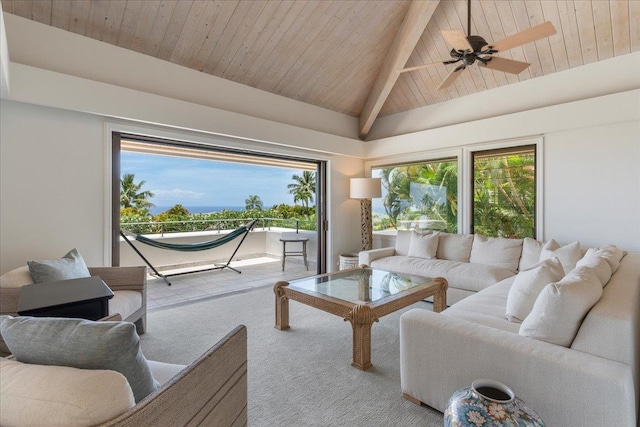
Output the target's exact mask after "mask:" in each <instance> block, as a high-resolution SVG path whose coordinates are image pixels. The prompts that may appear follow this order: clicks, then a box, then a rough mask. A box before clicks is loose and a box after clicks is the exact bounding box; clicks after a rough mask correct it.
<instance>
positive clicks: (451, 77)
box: [438, 66, 464, 90]
mask: <svg viewBox="0 0 640 427" xmlns="http://www.w3.org/2000/svg"><path fill="white" fill-rule="evenodd" d="M462 70H464V68H463V67H461V66H460V67H456V68H454V69H453V70H452V71H451V72H450V73H449V75H448V76H447V78H446V79H444V81H443V82H442V83H440V86H438V90H440V89H444V88H446V87H449V86H451V84H452V83H453V82H454V81H455V80H456V79H457V78H458V77H459V76H460V74H462Z"/></svg>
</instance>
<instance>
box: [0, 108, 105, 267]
mask: <svg viewBox="0 0 640 427" xmlns="http://www.w3.org/2000/svg"><path fill="white" fill-rule="evenodd" d="M103 135H104V127H103V119H102V118H100V117H96V116H91V115H88V114H80V113H73V112H68V111H63V110H56V109H50V108H42V107H36V106H32V105H26V104H20V103H16V102H9V101H4V100H3V101H2V103H1V104H0V195H1V199H0V245H1V249H0V271H2V272H3V273H4V272H6V271H7V270H9V269H11V268H13V267H17V266H21V265H25V264H26V261H27V260H30V259H48V258H59V257H61V256H62V255H64V254H65V253H66V252H67V251H69V250H70V249H72V248H74V247H76V248H78V250H79V251H80V253H81V254H82V255H83V257H85V258H86V260H87V262H88V263H89V264H90V265H102V263H103V255H104V253H103V252H104V250H103V248H104V243H103V240H104V212H105V208H104V188H103V187H104V178H103V171H104V152H103V150H104V149H103V147H104V146H103V142H102V141H103V139H104V137H103Z"/></svg>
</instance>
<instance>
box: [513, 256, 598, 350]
mask: <svg viewBox="0 0 640 427" xmlns="http://www.w3.org/2000/svg"><path fill="white" fill-rule="evenodd" d="M601 296H602V284H601V283H600V280H598V277H597V276H596V273H595V272H594V271H593V270H592V269H590V268H587V267H580V268H578V269H575V270H572V271H571V274H569V275H567V276H566V277H565V278H564V279H562V280H561V281H560V282H557V283H550V284H548V285H547V286H545V288H544V289H543V290H542V292H540V295H539V296H538V298H537V299H536V302H535V304H534V305H533V309H532V310H531V313H529V315H528V316H527V317H526V318H525V319H524V321H523V322H522V325H521V326H520V330H519V334H520V335H524V336H527V337H530V338H534V339H537V340H541V341H546V342H548V343H551V344H556V345H561V346H563V347H569V346H570V345H571V343H572V342H573V339H574V338H575V336H576V334H577V332H578V330H579V329H580V325H581V324H582V320H583V319H584V317H585V316H586V314H587V313H588V312H589V310H591V307H593V305H594V304H595V303H597V302H598V300H599V299H600V297H601Z"/></svg>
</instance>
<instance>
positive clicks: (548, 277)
mask: <svg viewBox="0 0 640 427" xmlns="http://www.w3.org/2000/svg"><path fill="white" fill-rule="evenodd" d="M605 264H606V263H605ZM563 277H564V269H563V268H562V264H561V263H560V260H558V258H552V259H546V260H544V261H541V262H539V263H538V264H536V265H534V266H533V267H531V268H528V269H527V270H522V271H520V272H519V273H518V275H517V276H516V277H515V279H514V281H513V285H512V286H511V289H510V290H509V295H508V297H507V310H506V313H505V316H506V318H507V319H508V320H509V321H510V322H517V323H521V322H522V321H523V320H524V319H525V317H527V315H528V314H529V313H530V312H531V309H532V308H533V305H534V304H535V302H536V299H537V298H538V295H539V294H540V292H542V289H544V287H545V286H547V285H548V284H549V283H554V282H557V281H559V280H561V279H562V278H563Z"/></svg>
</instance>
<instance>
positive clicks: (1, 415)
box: [0, 325, 247, 427]
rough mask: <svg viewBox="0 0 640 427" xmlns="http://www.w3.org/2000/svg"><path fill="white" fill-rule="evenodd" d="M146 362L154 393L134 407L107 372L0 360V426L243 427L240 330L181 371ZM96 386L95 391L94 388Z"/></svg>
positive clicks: (243, 338) (121, 381)
mask: <svg viewBox="0 0 640 427" xmlns="http://www.w3.org/2000/svg"><path fill="white" fill-rule="evenodd" d="M148 363H149V367H150V369H151V373H152V374H153V377H154V378H155V379H156V380H157V381H158V382H159V383H160V385H161V386H160V388H159V389H157V390H155V391H154V392H152V393H151V394H149V395H148V396H147V397H146V398H144V399H142V400H141V401H140V402H138V403H137V404H136V403H135V402H134V400H133V394H132V392H131V388H130V386H129V384H128V383H127V381H126V379H125V377H124V376H122V375H121V374H120V373H118V372H115V371H110V370H86V369H76V368H71V367H66V366H50V365H35V364H27V363H20V362H17V361H12V360H10V359H0V364H1V365H2V369H3V375H2V377H0V382H2V384H1V387H0V388H1V389H2V395H3V396H2V398H1V399H0V424H2V425H16V426H21V425H41V426H58V425H65V426H89V425H93V426H99V427H126V426H155V425H172V426H183V425H184V426H186V425H190V426H212V425H213V426H221V427H225V426H229V427H240V426H246V425H247V329H246V327H245V326H242V325H240V326H238V327H236V328H235V329H234V330H233V331H231V332H230V333H229V334H228V335H227V336H225V337H224V338H222V339H221V340H220V341H219V342H218V343H217V344H216V345H214V346H213V347H211V348H210V349H209V350H208V351H206V352H205V353H204V354H203V355H202V356H200V358H198V359H197V360H196V361H194V362H193V363H191V364H190V365H188V366H186V367H185V366H182V365H173V364H169V363H162V362H155V361H148ZM88 379H89V380H88ZM96 382H98V383H100V387H96ZM65 402H73V404H65Z"/></svg>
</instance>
